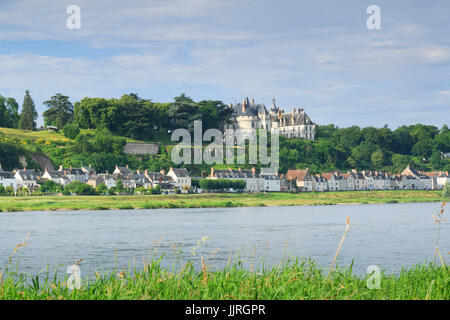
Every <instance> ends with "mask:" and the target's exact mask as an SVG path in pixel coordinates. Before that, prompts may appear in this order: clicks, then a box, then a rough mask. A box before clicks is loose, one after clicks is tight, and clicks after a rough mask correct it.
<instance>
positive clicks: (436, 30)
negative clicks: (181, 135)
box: [0, 0, 450, 128]
mask: <svg viewBox="0 0 450 320" xmlns="http://www.w3.org/2000/svg"><path fill="white" fill-rule="evenodd" d="M70 5H78V6H79V8H80V10H81V28H80V29H74V30H70V29H68V28H67V26H66V21H67V19H68V18H69V16H70V14H68V13H67V7H69V6H70ZM370 5H377V6H379V8H380V13H381V15H380V17H381V29H379V30H369V29H368V27H367V23H366V21H367V19H368V18H369V16H370V14H367V8H368V7H369V6H370ZM449 12H450V1H448V0H433V1H425V0H420V1H418V0H395V1H392V0H389V1H388V0H370V1H365V0H345V1H344V0H340V1H337V0H326V1H325V0H315V1H299V0H277V1H274V0H264V1H261V0H222V1H219V0H127V1H123V0H120V1H117V0H95V1H92V0H70V1H65V0H33V1H31V0H0V94H2V95H3V96H7V97H14V98H15V99H16V100H17V101H18V102H19V104H20V105H21V104H22V101H23V96H24V92H25V90H26V89H29V90H30V92H31V96H32V98H33V99H34V101H35V103H36V107H37V110H38V112H39V113H42V112H43V111H44V110H45V109H46V107H45V106H43V105H42V103H43V101H45V100H48V99H49V98H50V97H51V96H52V95H54V94H56V93H62V94H64V95H67V96H69V97H70V100H71V101H72V102H73V103H74V102H76V101H79V100H81V99H82V98H84V97H105V98H113V97H116V98H119V97H120V96H121V95H123V94H127V93H137V94H138V95H139V96H141V97H143V98H146V99H151V100H152V101H156V102H169V101H173V98H174V97H176V96H178V95H180V93H185V94H186V95H188V96H190V97H191V98H193V99H194V100H196V101H197V100H203V99H214V100H222V101H223V102H224V103H226V104H229V103H234V102H235V101H237V102H240V101H242V100H243V99H244V98H245V97H249V98H250V99H251V98H254V99H255V100H256V102H258V103H265V104H266V106H270V104H271V100H272V98H273V97H275V99H276V101H277V105H278V106H280V107H282V108H284V109H285V110H286V111H288V112H289V111H291V110H292V108H304V109H305V111H306V112H307V113H308V115H309V116H310V117H311V119H312V120H313V121H314V122H315V123H317V124H320V125H325V124H330V123H333V124H335V125H337V126H339V127H347V126H351V125H358V126H361V127H364V126H375V127H382V126H384V125H386V124H387V125H388V126H389V127H390V128H396V127H398V126H401V125H411V124H415V123H425V124H431V125H435V126H438V127H442V125H444V124H447V125H448V124H449V119H450V116H449V115H450V36H449V35H450V23H449V21H448V14H449ZM38 124H42V118H39V120H38Z"/></svg>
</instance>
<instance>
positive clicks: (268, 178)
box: [260, 168, 281, 192]
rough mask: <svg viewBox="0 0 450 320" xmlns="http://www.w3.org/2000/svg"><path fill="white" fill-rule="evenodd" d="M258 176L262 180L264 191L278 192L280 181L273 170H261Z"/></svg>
mask: <svg viewBox="0 0 450 320" xmlns="http://www.w3.org/2000/svg"><path fill="white" fill-rule="evenodd" d="M260 176H261V177H262V178H264V191H268V192H280V191H281V179H280V177H279V176H278V172H277V171H276V170H275V169H273V168H261V172H260Z"/></svg>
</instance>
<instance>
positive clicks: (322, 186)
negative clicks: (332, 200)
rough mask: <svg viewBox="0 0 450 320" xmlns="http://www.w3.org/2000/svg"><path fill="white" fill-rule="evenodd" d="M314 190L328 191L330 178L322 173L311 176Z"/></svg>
mask: <svg viewBox="0 0 450 320" xmlns="http://www.w3.org/2000/svg"><path fill="white" fill-rule="evenodd" d="M311 178H312V185H313V190H314V191H317V192H324V191H328V180H327V179H326V178H325V177H323V176H322V175H320V174H315V175H312V176H311Z"/></svg>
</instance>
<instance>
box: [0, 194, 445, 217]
mask: <svg viewBox="0 0 450 320" xmlns="http://www.w3.org/2000/svg"><path fill="white" fill-rule="evenodd" d="M444 200H449V199H445V198H443V197H442V194H441V192H440V191H419V190H396V191H346V192H326V193H266V194H264V193H258V194H246V193H241V194H199V195H175V196H161V195H148V196H39V197H0V211H3V212H6V211H37V210H43V211H47V210H108V209H159V208H217V207H259V206H301V205H335V204H351V203H352V204H354V203H361V204H369V203H405V202H438V201H444Z"/></svg>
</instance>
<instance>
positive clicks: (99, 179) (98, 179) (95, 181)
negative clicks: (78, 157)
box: [87, 173, 116, 189]
mask: <svg viewBox="0 0 450 320" xmlns="http://www.w3.org/2000/svg"><path fill="white" fill-rule="evenodd" d="M102 183H103V184H105V186H106V187H107V188H108V189H109V188H112V187H116V179H115V178H114V176H113V175H111V174H109V173H102V174H97V175H93V176H91V177H90V178H89V180H88V182H87V184H88V185H90V186H91V187H92V188H94V189H95V188H97V187H98V186H99V185H101V184H102Z"/></svg>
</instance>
